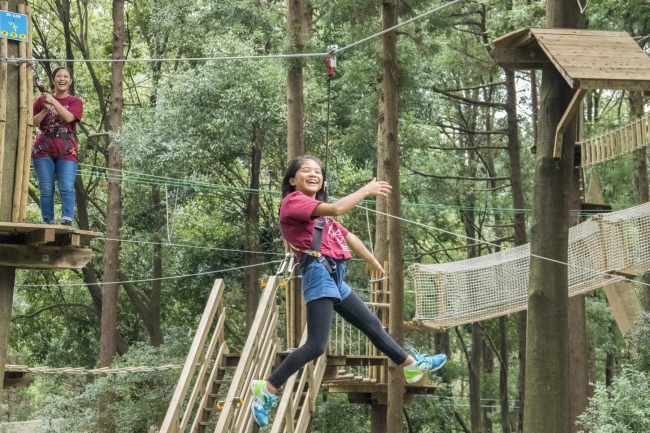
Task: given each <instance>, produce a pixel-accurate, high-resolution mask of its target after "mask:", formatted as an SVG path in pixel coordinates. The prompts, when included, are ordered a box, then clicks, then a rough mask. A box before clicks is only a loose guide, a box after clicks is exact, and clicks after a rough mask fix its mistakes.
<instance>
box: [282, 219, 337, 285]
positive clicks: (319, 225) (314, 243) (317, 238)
mask: <svg viewBox="0 0 650 433" xmlns="http://www.w3.org/2000/svg"><path fill="white" fill-rule="evenodd" d="M323 227H325V218H318V219H317V220H316V225H315V226H314V237H313V238H312V239H311V248H310V249H308V250H302V249H300V248H297V247H294V246H293V245H291V244H289V245H291V248H293V249H294V250H296V251H299V252H301V253H303V254H305V256H306V257H307V260H309V259H310V258H313V259H314V260H316V261H317V262H319V263H321V264H322V265H323V266H325V269H327V272H329V273H330V274H333V273H334V269H333V268H332V265H331V264H330V262H329V260H328V259H327V257H326V256H324V255H323V253H321V252H320V244H321V242H322V240H323Z"/></svg>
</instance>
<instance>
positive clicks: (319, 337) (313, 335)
mask: <svg viewBox="0 0 650 433" xmlns="http://www.w3.org/2000/svg"><path fill="white" fill-rule="evenodd" d="M334 311H336V312H337V313H338V314H339V315H340V316H341V317H343V318H344V319H345V320H346V321H348V322H349V323H350V324H352V325H353V326H355V327H356V328H359V329H360V330H361V332H363V333H364V334H365V335H366V336H367V337H368V338H369V339H370V341H371V342H372V344H374V345H375V347H376V348H377V349H379V350H380V351H382V352H383V353H384V354H385V355H386V356H388V357H389V358H390V359H391V360H392V361H393V362H394V363H395V364H397V365H400V364H402V363H404V361H406V358H408V355H407V354H406V352H405V351H404V349H402V348H401V347H400V345H399V344H397V343H396V342H395V340H393V338H392V337H391V336H390V335H388V333H387V332H386V331H385V330H384V328H383V326H382V325H381V321H380V320H379V318H378V317H377V316H375V315H374V314H373V313H372V311H370V309H369V308H368V307H367V306H366V305H365V304H364V303H363V301H362V300H361V299H359V297H358V296H357V295H356V294H354V292H353V293H351V294H350V295H349V296H348V297H347V298H345V299H344V300H343V301H339V300H338V299H336V298H320V299H314V300H313V301H310V302H308V303H307V341H306V342H305V344H303V345H302V346H300V347H299V348H298V349H296V350H294V351H293V352H291V353H290V354H289V356H287V357H286V358H285V360H284V361H283V362H282V364H280V366H279V367H278V368H277V369H276V370H275V371H274V372H273V373H272V374H271V376H270V377H269V379H268V381H269V382H270V383H271V385H273V386H274V387H276V388H280V387H281V386H282V385H283V384H284V383H285V382H286V381H287V379H289V377H290V376H291V375H292V374H294V373H295V372H296V371H298V370H300V369H301V368H302V367H303V366H304V365H306V364H307V363H308V362H309V361H312V360H314V359H316V358H318V357H319V356H321V355H322V354H323V353H324V352H325V349H326V348H327V342H328V340H329V335H330V327H331V326H332V317H333V316H334Z"/></svg>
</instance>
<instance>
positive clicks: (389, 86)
mask: <svg viewBox="0 0 650 433" xmlns="http://www.w3.org/2000/svg"><path fill="white" fill-rule="evenodd" d="M397 15H398V13H397V2H396V1H395V0H383V1H382V13H381V18H382V28H384V29H387V28H389V27H392V26H394V25H396V24H397ZM382 58H383V62H384V71H383V77H382V82H383V85H384V86H383V87H384V92H383V94H384V129H383V131H382V136H383V138H384V146H385V149H386V158H385V159H384V160H383V161H382V162H383V165H384V170H386V180H387V181H388V183H389V184H390V185H391V186H392V187H393V190H392V192H391V194H390V196H389V198H388V212H387V213H388V214H390V215H393V216H395V217H401V215H402V206H401V202H400V198H401V195H400V176H399V168H400V155H399V142H398V114H399V111H398V110H399V108H398V107H399V87H398V83H397V79H398V70H397V33H396V32H388V33H385V34H384V35H382ZM388 239H389V242H390V248H389V252H388V263H389V265H388V266H389V270H390V312H389V317H390V322H389V323H390V324H389V332H390V334H391V336H392V337H393V338H394V339H395V341H396V342H397V343H398V344H403V342H404V326H403V325H404V254H403V245H402V224H401V221H400V220H398V219H397V218H388ZM403 407H404V373H403V371H402V367H400V366H398V365H396V364H395V363H393V362H389V363H388V415H387V418H388V420H387V431H389V432H401V431H402V423H403V412H402V409H403Z"/></svg>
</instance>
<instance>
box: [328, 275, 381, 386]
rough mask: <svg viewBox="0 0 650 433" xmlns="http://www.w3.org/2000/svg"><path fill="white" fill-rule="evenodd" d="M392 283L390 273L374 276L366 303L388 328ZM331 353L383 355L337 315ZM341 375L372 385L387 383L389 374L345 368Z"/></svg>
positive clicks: (377, 368) (376, 368)
mask: <svg viewBox="0 0 650 433" xmlns="http://www.w3.org/2000/svg"><path fill="white" fill-rule="evenodd" d="M384 269H386V271H387V272H388V263H384ZM389 281H390V280H389V278H388V274H386V275H385V276H380V275H373V277H372V279H371V280H370V297H369V298H370V299H369V302H366V305H368V308H370V309H371V310H372V312H373V313H375V315H377V316H378V317H379V320H381V323H382V326H384V328H385V329H388V326H389V321H388V318H389V314H388V311H389V310H388V307H389V305H390V291H389ZM329 354H330V355H335V356H360V357H363V356H381V355H382V353H381V352H380V351H379V349H377V348H376V347H375V346H374V345H373V344H372V343H371V342H370V340H369V339H368V337H366V336H365V335H363V334H362V333H361V331H359V329H357V328H355V327H354V326H352V325H350V324H349V323H347V322H346V321H345V320H343V318H342V317H340V316H338V315H335V319H334V324H333V325H332V330H331V332H330V341H329ZM338 373H339V376H341V378H343V377H346V378H356V379H361V378H363V379H365V380H366V381H369V382H372V383H386V382H387V380H388V376H387V375H388V372H387V371H386V368H384V367H381V366H367V367H342V368H341V369H340V370H339V372H338Z"/></svg>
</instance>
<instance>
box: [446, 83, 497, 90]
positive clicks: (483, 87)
mask: <svg viewBox="0 0 650 433" xmlns="http://www.w3.org/2000/svg"><path fill="white" fill-rule="evenodd" d="M505 85H506V82H505V81H499V82H498V83H488V84H478V85H476V86H469V87H459V88H457V89H447V90H445V92H460V91H463V90H474V89H485V88H486V87H494V86H505Z"/></svg>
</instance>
